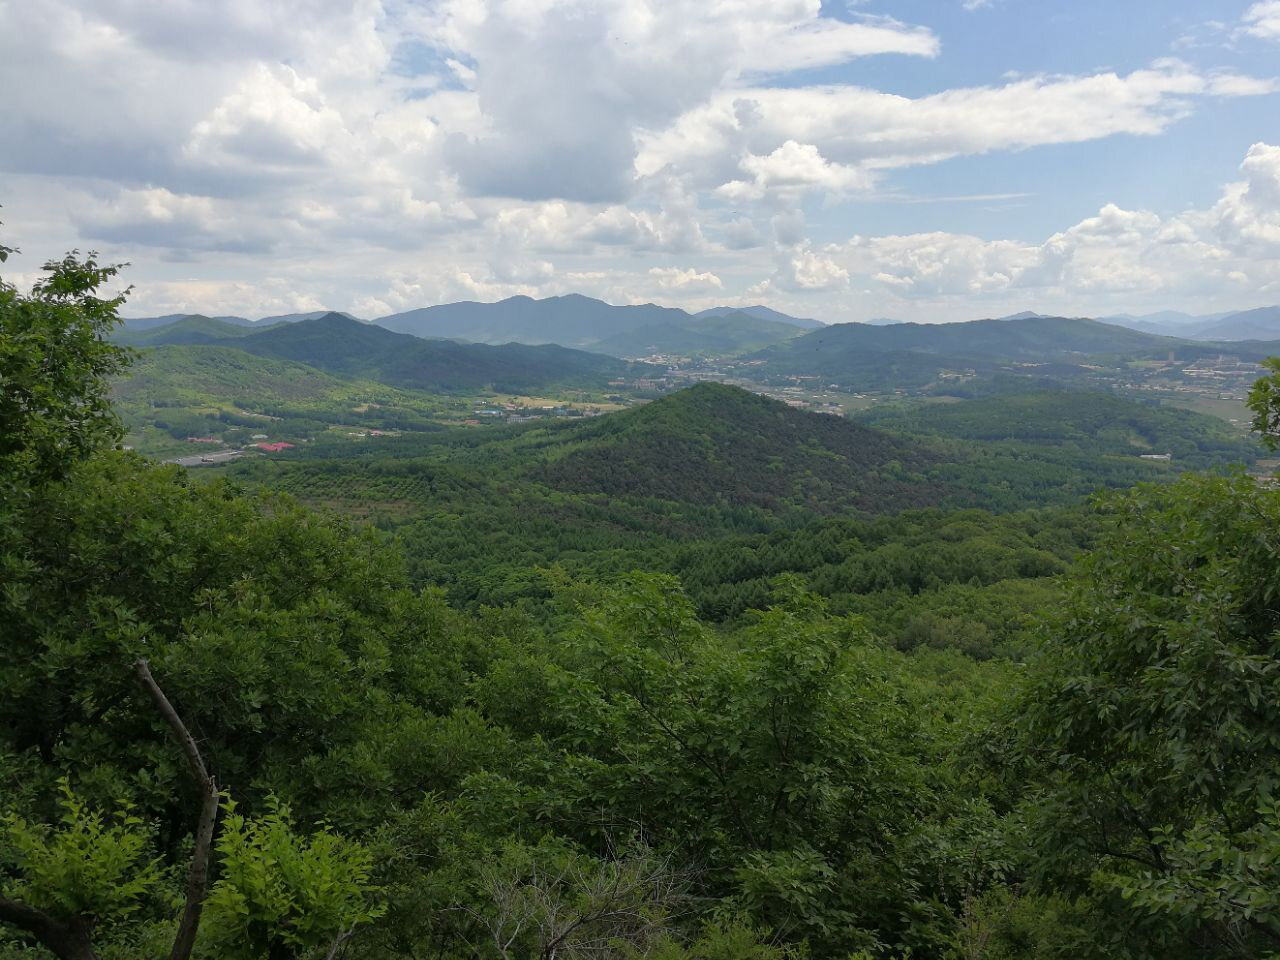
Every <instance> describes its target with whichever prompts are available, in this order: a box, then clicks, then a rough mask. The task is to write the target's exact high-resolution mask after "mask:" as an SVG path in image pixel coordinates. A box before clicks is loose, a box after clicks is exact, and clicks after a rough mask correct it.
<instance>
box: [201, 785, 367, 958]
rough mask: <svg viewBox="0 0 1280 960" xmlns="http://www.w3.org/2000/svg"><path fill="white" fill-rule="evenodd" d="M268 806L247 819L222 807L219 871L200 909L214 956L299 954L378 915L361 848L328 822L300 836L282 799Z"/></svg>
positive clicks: (231, 807) (231, 806)
mask: <svg viewBox="0 0 1280 960" xmlns="http://www.w3.org/2000/svg"><path fill="white" fill-rule="evenodd" d="M267 805H268V812H267V813H266V814H264V815H263V816H262V817H259V818H256V819H253V820H248V819H246V818H245V817H244V816H243V815H242V814H239V813H237V812H236V808H235V804H233V803H231V802H230V801H228V802H227V804H226V805H225V815H224V817H223V818H222V824H221V830H220V833H219V836H218V840H217V844H216V846H217V850H218V853H219V854H220V855H221V862H220V876H219V879H218V882H217V883H216V884H215V885H214V887H213V890H212V891H211V892H210V894H209V898H208V901H207V907H206V909H207V918H206V923H207V927H206V930H207V931H208V935H207V940H208V943H209V945H210V947H209V948H210V949H212V950H214V951H216V955H217V956H220V957H236V958H243V960H260V958H262V957H272V958H274V957H278V956H281V950H282V949H286V948H287V950H288V951H289V954H290V955H294V956H304V955H306V954H307V952H308V951H310V950H313V949H316V948H319V947H327V946H329V945H330V944H332V943H333V942H334V941H335V939H336V938H337V937H339V936H343V935H350V934H351V933H352V932H353V931H355V930H356V928H358V927H359V926H361V925H363V924H367V923H371V922H372V921H374V920H375V919H377V918H378V917H379V916H381V915H382V912H383V908H382V907H381V906H380V905H378V904H377V903H376V902H374V898H375V895H376V891H375V890H374V889H373V886H372V884H371V882H370V872H371V869H372V859H371V857H370V855H369V853H368V852H367V851H366V850H364V849H363V848H362V847H361V846H360V845H359V844H357V843H353V842H352V841H350V840H346V839H344V838H343V837H341V836H339V835H338V834H336V833H335V832H333V830H332V828H331V826H330V825H329V824H322V825H321V826H320V829H319V830H318V831H317V832H316V833H314V834H312V835H311V836H310V837H302V836H299V835H298V834H297V832H296V830H295V828H294V824H293V819H292V816H291V814H290V812H289V808H288V807H287V806H286V805H285V804H283V803H281V802H279V801H278V800H276V799H275V798H274V797H271V798H269V799H268V802H267Z"/></svg>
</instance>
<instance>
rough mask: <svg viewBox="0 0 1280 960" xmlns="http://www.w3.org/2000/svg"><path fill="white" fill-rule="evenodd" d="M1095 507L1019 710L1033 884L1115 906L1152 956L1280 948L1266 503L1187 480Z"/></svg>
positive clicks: (1279, 722) (1273, 521)
mask: <svg viewBox="0 0 1280 960" xmlns="http://www.w3.org/2000/svg"><path fill="white" fill-rule="evenodd" d="M1108 512H1109V515H1110V516H1111V517H1112V523H1113V529H1112V531H1111V532H1110V533H1109V535H1108V536H1107V537H1106V538H1105V539H1104V540H1103V542H1102V544H1101V545H1100V547H1099V549H1098V550H1097V551H1095V552H1094V553H1093V554H1092V556H1091V557H1090V559H1089V560H1088V562H1087V563H1086V565H1085V567H1084V570H1083V572H1082V575H1081V577H1080V578H1079V580H1078V581H1077V583H1076V584H1075V586H1074V588H1073V590H1072V593H1071V596H1070V598H1069V601H1068V602H1067V603H1066V604H1064V605H1063V607H1062V608H1061V609H1060V611H1059V612H1058V613H1057V614H1056V615H1055V616H1054V617H1053V619H1052V620H1051V621H1050V624H1049V626H1048V627H1046V636H1047V637H1048V638H1050V640H1051V643H1052V646H1051V647H1050V648H1049V651H1048V653H1047V656H1046V659H1045V664H1044V666H1043V667H1042V668H1041V670H1040V671H1039V672H1038V674H1037V677H1036V680H1035V682H1034V683H1033V685H1032V686H1031V688H1030V689H1029V691H1028V692H1027V695H1026V698H1025V700H1024V701H1023V706H1022V712H1023V717H1024V719H1023V720H1022V723H1023V725H1024V741H1023V742H1024V745H1025V746H1024V749H1025V751H1026V756H1027V758H1028V760H1029V762H1032V763H1033V768H1034V770H1035V771H1036V772H1037V776H1038V779H1039V783H1040V786H1039V790H1038V792H1037V794H1036V795H1035V796H1036V799H1035V802H1034V803H1032V804H1031V805H1030V806H1029V808H1028V816H1029V817H1030V818H1031V822H1032V824H1033V826H1034V829H1035V831H1036V836H1037V839H1038V841H1039V843H1040V850H1041V851H1043V852H1045V853H1047V852H1048V851H1050V850H1052V851H1053V856H1054V858H1055V860H1054V863H1055V865H1056V866H1057V868H1058V869H1057V870H1056V871H1055V870H1051V869H1048V864H1049V861H1048V860H1046V861H1044V868H1043V872H1044V873H1045V874H1046V875H1048V876H1052V875H1053V874H1055V873H1060V874H1061V876H1062V877H1064V878H1071V879H1073V880H1074V881H1075V882H1077V883H1081V884H1087V885H1088V887H1089V888H1090V889H1093V890H1095V891H1097V892H1098V893H1100V894H1102V893H1106V892H1113V893H1116V894H1120V895H1122V896H1123V898H1124V899H1123V900H1122V901H1121V903H1122V904H1124V905H1123V906H1117V908H1116V913H1115V920H1116V922H1117V925H1118V926H1119V927H1120V928H1121V929H1122V930H1124V931H1126V934H1127V935H1129V936H1136V937H1139V938H1146V939H1147V940H1148V941H1149V942H1150V943H1151V944H1152V947H1151V949H1152V950H1153V951H1154V950H1155V949H1156V945H1157V944H1158V943H1166V944H1170V945H1176V947H1175V946H1170V947H1169V949H1175V948H1176V949H1177V950H1178V951H1179V954H1180V955H1182V956H1188V957H1191V956H1205V957H1216V956H1221V955H1232V954H1231V952H1230V951H1232V950H1236V951H1241V952H1244V953H1251V955H1258V954H1260V953H1261V952H1262V951H1263V948H1264V947H1267V948H1268V949H1274V944H1275V943H1276V942H1280V914H1278V913H1277V909H1278V908H1280V897H1278V896H1277V891H1278V890H1280V886H1277V884H1276V878H1275V875H1274V872H1273V867H1272V864H1273V863H1274V861H1273V860H1269V859H1268V858H1269V857H1270V856H1271V851H1273V850H1274V849H1275V846H1274V845H1275V843H1276V833H1275V830H1276V820H1275V811H1274V802H1273V799H1272V797H1273V790H1274V785H1275V783H1276V782H1277V781H1278V780H1280V763H1277V761H1276V756H1277V753H1276V731H1277V729H1280V712H1278V711H1280V706H1278V705H1280V667H1278V664H1280V633H1278V632H1277V629H1276V623H1277V620H1278V618H1280V579H1278V576H1280V575H1278V573H1277V571H1280V564H1277V562H1276V561H1277V556H1278V555H1280V542H1278V541H1277V539H1276V531H1277V530H1280V497H1277V495H1276V494H1275V493H1274V492H1271V491H1267V490H1263V489H1260V488H1259V487H1258V486H1257V485H1256V484H1255V483H1254V482H1253V481H1252V480H1250V479H1248V478H1246V477H1243V476H1238V477H1233V478H1228V479H1206V478H1187V479H1185V480H1183V481H1182V482H1180V483H1178V484H1175V485H1173V486H1170V487H1167V488H1154V489H1141V490H1138V491H1136V492H1134V493H1131V494H1128V495H1126V496H1123V497H1118V498H1116V499H1114V500H1112V501H1110V502H1109V504H1108ZM1215 944H1217V945H1220V946H1215ZM1222 951H1227V952H1226V953H1225V954H1224V953H1223V952H1222Z"/></svg>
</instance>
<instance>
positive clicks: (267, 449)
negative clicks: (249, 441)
mask: <svg viewBox="0 0 1280 960" xmlns="http://www.w3.org/2000/svg"><path fill="white" fill-rule="evenodd" d="M254 446H255V447H257V448H258V449H259V450H261V451H263V452H264V453H279V452H280V451H281V450H290V449H292V448H293V444H292V443H285V442H284V441H283V440H279V441H277V442H276V443H255V444H254Z"/></svg>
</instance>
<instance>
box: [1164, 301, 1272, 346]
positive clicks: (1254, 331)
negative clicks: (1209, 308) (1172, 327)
mask: <svg viewBox="0 0 1280 960" xmlns="http://www.w3.org/2000/svg"><path fill="white" fill-rule="evenodd" d="M1183 336H1187V337H1191V338H1193V339H1195V340H1275V339H1277V338H1280V306H1274V307H1258V308H1256V309H1254V310H1241V311H1240V312H1239V313H1231V314H1228V315H1226V316H1225V317H1221V318H1219V319H1217V320H1213V321H1212V322H1209V323H1205V324H1202V325H1198V326H1196V327H1194V328H1193V329H1192V330H1190V331H1188V332H1187V333H1185V334H1183Z"/></svg>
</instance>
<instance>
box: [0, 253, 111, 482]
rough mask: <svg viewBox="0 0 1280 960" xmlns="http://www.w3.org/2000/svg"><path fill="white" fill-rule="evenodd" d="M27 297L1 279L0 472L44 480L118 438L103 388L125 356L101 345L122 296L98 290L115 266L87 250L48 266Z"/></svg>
mask: <svg viewBox="0 0 1280 960" xmlns="http://www.w3.org/2000/svg"><path fill="white" fill-rule="evenodd" d="M44 269H45V270H46V272H47V276H45V277H44V278H43V279H41V280H38V281H37V282H36V283H35V285H34V286H33V287H32V290H31V293H30V294H29V295H24V294H22V293H20V292H19V291H18V290H17V288H16V287H14V286H13V285H12V284H8V283H4V282H3V281H0V478H3V479H4V480H5V481H7V482H10V483H12V482H13V481H14V480H15V479H16V478H18V477H27V478H36V479H47V478H55V477H58V476H61V475H62V474H64V473H65V472H66V471H67V469H69V467H70V466H71V464H73V463H74V462H75V461H76V460H78V459H80V458H82V457H84V456H86V455H87V454H88V453H89V452H91V451H93V450H96V449H99V448H101V447H104V446H110V445H112V444H113V443H115V442H116V441H117V440H118V439H119V437H120V434H121V429H120V424H119V421H118V420H117V419H116V416H115V413H114V412H113V411H112V409H111V407H110V405H109V403H108V400H107V394H108V390H109V388H110V381H111V379H112V378H113V377H114V376H116V375H117V374H118V373H119V372H120V370H121V369H122V368H123V367H124V365H125V363H126V362H127V359H128V354H127V353H126V352H125V351H124V350H122V349H120V348H119V347H116V346H113V345H111V344H109V343H107V342H106V341H105V339H104V338H105V336H106V335H107V334H108V333H109V332H110V331H111V329H112V328H113V327H114V326H115V324H116V323H117V322H118V320H117V317H116V311H117V310H118V309H119V307H120V305H121V304H122V303H124V296H123V295H120V296H116V297H112V298H110V299H105V300H104V299H101V298H100V297H98V296H97V292H98V288H99V287H101V286H102V285H103V284H105V283H107V282H108V281H110V280H111V279H112V278H113V277H115V275H116V274H117V273H118V272H119V269H120V268H119V267H115V266H108V267H103V266H99V264H98V262H97V261H96V260H95V259H94V255H93V254H92V253H91V254H89V255H88V256H87V257H86V258H85V259H83V260H81V259H80V257H79V256H78V255H77V254H76V253H75V252H72V253H69V254H68V255H67V256H66V257H64V258H63V259H62V260H60V261H52V262H50V263H47V264H45V267H44Z"/></svg>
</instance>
